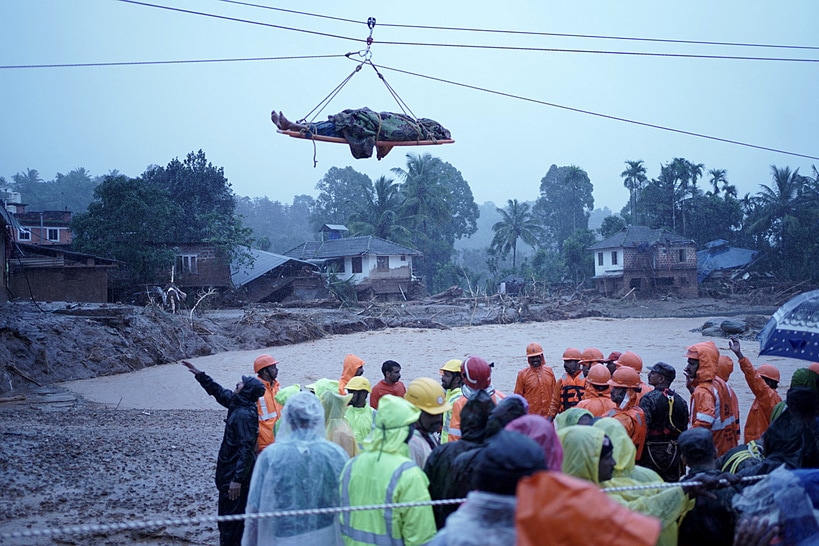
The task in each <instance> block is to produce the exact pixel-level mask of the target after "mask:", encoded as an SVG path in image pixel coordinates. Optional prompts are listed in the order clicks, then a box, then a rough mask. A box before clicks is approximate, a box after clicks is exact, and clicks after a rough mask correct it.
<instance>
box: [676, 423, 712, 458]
mask: <svg viewBox="0 0 819 546" xmlns="http://www.w3.org/2000/svg"><path fill="white" fill-rule="evenodd" d="M677 445H678V446H680V450H681V451H682V454H683V457H685V458H686V459H688V460H694V461H697V460H700V459H702V458H704V457H712V456H714V455H715V448H714V438H713V437H712V436H711V431H710V430H708V429H705V428H700V427H697V428H690V429H688V430H686V431H685V432H683V433H682V434H680V437H679V439H678V440H677Z"/></svg>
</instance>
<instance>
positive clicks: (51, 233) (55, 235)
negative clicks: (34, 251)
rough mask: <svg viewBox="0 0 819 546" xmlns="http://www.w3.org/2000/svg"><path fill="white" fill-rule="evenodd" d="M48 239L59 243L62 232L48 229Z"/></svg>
mask: <svg viewBox="0 0 819 546" xmlns="http://www.w3.org/2000/svg"><path fill="white" fill-rule="evenodd" d="M46 238H47V239H48V240H49V241H59V240H60V230H59V229H57V228H48V230H47V231H46Z"/></svg>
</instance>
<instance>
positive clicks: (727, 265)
mask: <svg viewBox="0 0 819 546" xmlns="http://www.w3.org/2000/svg"><path fill="white" fill-rule="evenodd" d="M760 255H761V253H760V252H758V251H756V250H750V249H747V248H736V247H732V246H730V245H729V244H728V241H726V240H725V239H717V240H715V241H711V242H709V243H706V244H705V250H700V251H699V252H697V281H699V282H704V281H706V280H709V279H710V280H717V279H724V278H734V277H735V276H736V275H739V274H742V273H744V272H745V270H746V269H747V268H748V266H750V265H751V264H752V263H754V262H755V261H756V260H757V259H758V258H759V257H760Z"/></svg>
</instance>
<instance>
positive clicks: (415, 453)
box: [183, 339, 819, 546]
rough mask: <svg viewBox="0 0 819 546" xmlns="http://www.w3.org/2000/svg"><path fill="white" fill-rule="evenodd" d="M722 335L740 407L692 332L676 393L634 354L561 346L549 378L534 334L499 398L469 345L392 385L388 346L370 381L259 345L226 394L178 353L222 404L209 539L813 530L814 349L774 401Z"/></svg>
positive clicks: (512, 540) (817, 477)
mask: <svg viewBox="0 0 819 546" xmlns="http://www.w3.org/2000/svg"><path fill="white" fill-rule="evenodd" d="M729 348H730V350H731V352H732V353H733V354H734V356H735V358H736V359H737V362H738V364H739V367H740V370H741V371H742V375H743V379H744V380H745V382H746V383H747V385H748V387H749V388H750V390H751V392H752V393H753V395H754V401H753V404H752V405H751V407H750V408H749V410H748V413H747V415H746V416H745V417H744V418H743V417H742V416H741V415H740V408H739V402H738V399H737V396H736V393H735V392H734V391H733V389H732V388H731V386H730V384H729V382H730V378H731V374H732V373H733V368H734V360H733V359H732V358H731V357H730V355H720V352H719V349H718V348H717V346H716V345H715V344H714V343H713V342H711V341H707V342H702V343H697V344H695V345H692V346H690V347H688V348H687V350H686V352H685V356H684V359H685V368H684V379H685V387H686V390H687V391H688V395H689V396H688V400H686V399H685V398H684V397H683V396H681V395H680V394H679V393H677V392H676V391H675V390H674V389H672V387H671V385H672V383H673V382H674V380H675V379H676V377H677V371H676V368H675V367H674V366H673V365H671V364H668V363H665V362H657V363H655V364H653V365H651V366H650V367H648V369H647V374H646V376H645V378H646V380H647V382H644V381H643V372H644V369H643V361H642V359H641V358H640V356H639V355H638V354H637V353H636V352H634V351H626V352H622V353H621V352H616V351H615V352H612V353H610V354H609V356H608V357H605V356H604V354H603V352H602V351H600V350H599V349H597V348H593V347H590V348H586V349H584V350H582V351H581V350H579V349H576V348H567V349H566V350H565V351H564V352H563V357H562V358H563V373H562V374H560V376H559V377H558V376H557V375H556V374H555V372H554V370H553V369H552V367H551V366H549V365H547V363H546V359H545V357H544V352H543V348H542V346H541V345H539V344H538V343H530V344H529V345H528V346H527V347H526V348H525V357H524V356H522V357H521V359H522V360H523V359H524V358H525V360H526V365H525V366H524V367H522V369H521V370H520V371H519V372H518V374H517V379H516V382H515V386H514V392H513V393H509V394H504V393H503V392H501V391H499V390H497V389H496V388H495V387H494V385H493V383H492V369H493V364H491V363H490V362H488V361H487V360H486V359H484V358H482V357H480V356H477V355H472V356H469V357H467V358H466V359H464V360H463V361H461V360H458V359H451V360H448V361H446V362H445V363H443V364H442V365H441V367H440V371H439V373H440V377H439V378H436V379H433V378H429V377H419V378H415V379H413V380H412V381H410V382H409V383H408V384H407V385H405V384H404V383H403V382H402V381H401V365H400V364H399V363H398V362H396V361H394V360H386V361H384V362H383V364H382V365H381V370H380V371H381V375H382V376H383V379H381V380H380V381H378V382H377V383H375V384H374V385H372V384H371V383H370V381H369V380H368V379H367V378H366V377H364V365H365V362H364V361H363V360H362V359H361V358H359V357H358V356H356V355H352V354H350V355H347V357H346V358H345V359H344V361H343V363H342V364H341V374H340V377H339V379H338V380H334V379H329V378H325V379H320V380H318V381H316V382H315V383H312V384H310V385H305V386H301V385H290V386H287V387H282V386H281V385H280V384H279V382H278V381H277V377H278V361H277V360H276V359H275V358H274V357H273V356H271V355H266V354H265V355H261V356H259V357H258V358H256V360H255V362H254V366H253V369H254V372H255V374H256V377H252V376H245V377H242V380H241V381H240V382H239V383H238V384H237V385H236V388H235V389H234V390H230V389H225V388H222V387H221V386H219V385H218V384H216V383H215V382H214V381H213V379H211V378H210V377H209V376H208V375H207V374H206V373H204V372H202V371H200V370H198V369H197V368H196V367H195V366H194V365H193V364H191V363H189V362H186V361H183V364H184V365H185V366H186V367H187V368H188V369H189V370H190V371H191V372H192V373H193V374H194V375H195V378H196V380H197V381H198V382H199V383H200V384H201V385H202V387H203V388H204V389H205V391H206V392H207V393H208V394H210V395H211V396H213V397H214V398H215V399H216V401H217V402H218V403H220V404H221V405H222V406H224V407H226V408H227V409H228V416H227V419H226V421H225V431H224V437H223V441H222V444H221V447H220V450H219V454H218V458H217V466H216V486H217V488H218V490H219V504H218V513H219V514H220V515H237V514H248V515H250V516H251V517H248V518H246V521H245V520H244V519H241V518H236V519H235V520H233V519H231V520H229V521H221V520H220V522H219V532H220V542H221V544H222V545H223V546H227V545H239V544H242V545H267V544H285V545H289V544H293V545H295V544H298V543H301V544H308V543H309V544H342V543H343V544H345V545H347V546H350V545H359V544H361V545H363V544H376V545H380V544H385V545H387V544H389V545H397V544H404V545H407V546H414V545H422V544H431V545H456V544H457V545H478V544H492V545H503V544H509V545H512V544H523V545H535V544H566V545H573V544H577V545H580V544H589V543H594V544H607V545H609V544H610V545H621V544H622V545H633V544H636V545H642V544H645V545H653V544H660V545H676V544H680V545H688V544H696V545H697V546H707V545H711V544H714V545H722V544H742V545H748V546H763V545H767V544H815V543H816V544H819V527H818V526H817V522H816V518H814V517H813V509H814V507H813V505H812V503H816V504H817V508H819V470H817V471H815V472H811V471H810V470H807V471H803V470H800V469H813V468H819V435H818V434H817V423H819V363H814V364H811V365H810V366H807V367H805V368H803V369H799V370H797V371H796V372H795V373H794V374H793V377H792V378H791V381H790V388H789V389H788V391H787V393H786V397H785V400H783V399H782V397H781V396H780V394H779V392H778V387H779V382H780V373H779V371H778V370H777V368H776V367H774V366H772V365H770V364H762V365H760V366H758V367H754V365H753V364H752V363H751V362H750V360H749V359H748V358H747V357H746V356H745V355H744V354H743V353H742V347H741V344H740V342H739V341H738V340H737V339H731V341H730V343H729ZM521 352H522V353H523V351H521ZM680 364H681V365H682V362H681V363H680ZM741 423H744V427H742V428H741V427H740V424H741ZM741 430H742V432H743V435H742V439H741V440H740V431H741ZM781 472H787V473H789V474H787V477H785V478H783V477H782V475H780V474H777V473H781ZM768 475H770V476H771V479H767V478H765V477H766V476H768ZM774 476H775V477H776V479H773V478H774ZM769 482H770V483H769ZM783 484H787V485H783ZM749 495H750V496H751V497H752V498H751V500H750V501H749V500H748V497H749ZM463 499H465V500H463ZM783 499H785V500H783ZM449 500H455V502H442V503H433V502H430V501H449ZM407 503H411V504H407ZM394 504H397V505H398V506H392V505H394ZM373 505H377V506H381V507H380V508H370V509H364V510H355V509H353V510H345V509H344V507H359V506H373ZM803 505H805V506H803ZM338 507H341V509H340V510H335V511H333V510H326V511H315V510H314V509H321V508H338ZM293 510H303V511H305V512H304V513H303V514H301V513H297V515H292V514H289V515H287V516H286V517H285V516H282V517H278V516H275V515H269V513H271V512H281V511H293ZM253 514H256V515H259V514H262V516H259V517H253V516H252V515H253ZM797 514H798V515H799V516H797ZM805 514H809V516H805ZM305 541H306V542H305Z"/></svg>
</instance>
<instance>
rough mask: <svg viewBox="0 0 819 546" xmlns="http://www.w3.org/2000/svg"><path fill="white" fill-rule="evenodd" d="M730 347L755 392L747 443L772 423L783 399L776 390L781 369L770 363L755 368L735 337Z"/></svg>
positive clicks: (746, 428)
mask: <svg viewBox="0 0 819 546" xmlns="http://www.w3.org/2000/svg"><path fill="white" fill-rule="evenodd" d="M728 348H729V349H731V351H733V352H734V354H735V355H737V358H738V359H739V368H740V369H741V370H742V373H743V375H745V382H746V383H748V387H749V388H750V389H751V392H752V393H754V402H753V404H751V409H750V410H749V411H748V417H747V418H746V419H745V436H744V440H745V443H746V444H747V443H748V442H750V441H752V440H757V439H759V438H761V437H762V434H763V433H764V432H765V431H766V430H767V429H768V425H770V424H771V414H772V413H773V410H774V408H775V407H776V405H777V404H778V403H780V402H781V401H782V397H781V396H779V393H778V392H776V388H777V387H778V386H779V370H777V369H776V367H775V366H771V365H770V364H763V365H761V366H760V367H759V368H756V369H755V368H754V365H753V364H751V361H750V360H748V357H746V356H745V355H743V354H742V347H741V345H740V343H739V340H738V339H737V338H735V337H732V338H731V341H729V342H728Z"/></svg>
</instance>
